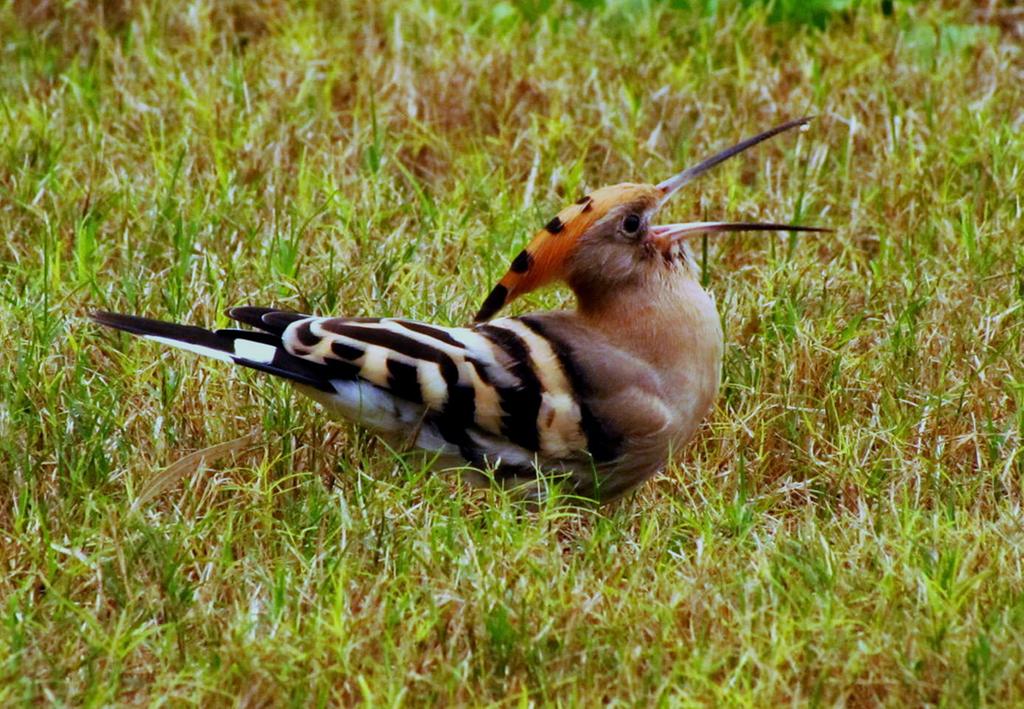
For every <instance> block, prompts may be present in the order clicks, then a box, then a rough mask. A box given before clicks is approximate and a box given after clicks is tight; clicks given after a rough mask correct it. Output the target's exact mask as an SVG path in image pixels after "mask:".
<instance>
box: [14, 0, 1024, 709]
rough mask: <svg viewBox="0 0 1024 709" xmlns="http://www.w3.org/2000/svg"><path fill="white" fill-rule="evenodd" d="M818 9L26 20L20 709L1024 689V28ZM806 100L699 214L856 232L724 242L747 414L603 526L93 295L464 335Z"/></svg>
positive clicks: (227, 12)
mask: <svg viewBox="0 0 1024 709" xmlns="http://www.w3.org/2000/svg"><path fill="white" fill-rule="evenodd" d="M813 6H814V7H813V8H811V9H812V10H814V12H810V11H808V13H804V12H803V11H802V10H799V8H800V7H801V6H800V4H798V3H790V2H778V3H771V4H768V5H764V4H761V3H753V2H751V3H739V4H735V5H734V4H732V3H727V2H711V1H705V2H693V3H686V2H664V3H663V2H655V1H654V0H648V1H646V2H645V1H643V0H636V1H632V0H622V1H615V0H608V2H594V1H588V2H576V3H562V2H545V1H541V2H537V1H531V2H525V1H524V2H502V3H496V4H495V3H490V2H483V1H481V2H468V3H459V2H453V1H451V0H438V1H437V2H427V0H412V1H410V2H397V0H386V1H384V2H380V3H374V4H370V3H334V2H314V1H312V0H310V1H309V2H299V3H295V4H292V5H286V4H284V3H277V2H272V1H271V2H266V3H261V4H258V5H257V6H255V7H251V6H250V5H248V4H246V3H242V2H233V3H213V2H194V3H180V4H171V3H160V4H156V3H154V4H146V3H143V2H141V1H135V0H121V1H120V2H117V1H115V0H111V1H110V2H104V3H60V2H56V1H52V2H47V3H41V4H39V3H29V2H22V1H21V0H18V1H17V2H12V1H11V0H2V1H0V37H2V42H0V233H3V234H4V235H5V240H4V243H3V246H2V254H3V255H2V258H0V299H2V306H0V336H2V338H3V342H4V343H5V344H4V347H3V352H2V356H0V361H2V364H3V367H2V370H0V371H2V372H3V375H2V377H3V378H2V380H0V386H2V391H3V394H2V397H0V471H2V472H0V493H2V498H3V502H2V503H0V563H2V568H3V569H4V572H3V574H2V575H0V703H2V704H4V705H11V704H17V703H38V702H57V703H64V704H74V705H80V704H82V705H102V704H111V703H132V704H134V703H147V702H154V703H156V702H164V701H167V702H169V703H172V704H175V705H177V704H183V703H203V704H208V703H213V704H217V705H224V704H232V703H236V702H237V703H241V704H244V705H246V706H255V705H279V704H296V705H310V704H324V703H326V704H349V703H352V702H355V701H358V700H366V701H367V702H369V703H373V704H381V705H397V704H407V705H416V704H421V703H425V702H428V701H434V702H438V703H441V702H443V703H452V702H454V703H463V704H485V703H495V704H501V705H528V704H531V703H536V704H546V703H552V702H560V703H566V704H581V705H583V704H586V705H592V704H595V703H597V702H618V703H622V704H626V705H648V704H650V703H651V702H652V701H656V702H659V703H664V704H691V703H693V704H705V703H707V704H718V703H724V704H729V705H747V706H764V705H766V704H770V703H790V702H792V703H797V704H814V705H835V704H848V705H853V706H869V705H875V704H886V705H890V706H911V705H920V704H925V703H927V704H938V705H955V706H959V705H975V706H977V705H1012V704H1015V703H1020V702H1021V701H1024V643H1022V642H1021V637H1024V568H1022V554H1021V550H1022V548H1024V528H1022V512H1021V509H1022V484H1024V462H1022V461H1024V456H1022V452H1021V436H1022V432H1024V431H1022V429H1024V409H1022V403H1024V368H1022V366H1021V358H1022V335H1024V329H1022V323H1024V250H1022V233H1024V228H1022V227H1024V220H1022V209H1024V207H1022V201H1021V200H1022V195H1024V137H1022V128H1024V81H1022V80H1021V77H1022V76H1024V55H1022V53H1021V50H1020V46H1021V45H1020V38H1021V36H1022V32H1024V30H1022V27H1021V25H1020V18H1019V13H1017V14H1015V12H1016V11H1015V10H1014V9H1013V8H1012V7H993V8H991V9H988V10H979V11H976V10H975V9H974V5H973V4H972V3H968V2H962V3H957V2H952V1H947V2H943V3H921V4H908V3H903V2H897V3H895V6H894V7H891V13H889V14H886V13H883V12H882V7H883V6H885V8H886V9H887V10H888V9H889V8H890V6H891V3H873V2H870V3H869V2H852V1H851V2H845V1H841V2H832V1H827V2H819V3H813ZM805 7H806V6H805ZM986 7H987V6H986ZM371 8H372V9H371ZM794 8H797V9H794ZM805 113H813V114H817V115H818V116H819V117H820V118H819V119H818V120H817V121H815V122H814V123H813V124H812V127H811V129H810V131H808V132H806V133H803V134H801V135H800V136H797V137H793V136H789V137H785V138H782V139H778V140H776V141H773V142H772V144H770V145H765V146H762V147H760V148H758V149H757V150H756V151H755V152H754V153H752V154H750V155H749V156H745V157H743V158H741V159H739V160H736V161H733V162H731V163H730V164H727V165H723V166H722V167H721V168H719V169H718V170H717V171H716V172H715V173H714V174H713V175H710V176H708V177H707V178H704V179H703V180H702V181H701V182H700V183H699V184H697V185H695V186H693V187H692V188H689V189H688V191H687V193H686V196H684V197H681V198H679V199H678V200H677V204H676V205H675V206H674V207H673V209H672V214H673V216H674V217H678V218H680V219H685V218H718V217H722V218H771V219H778V220H783V219H794V218H799V219H801V220H802V221H803V222H805V223H815V224H827V225H831V226H833V227H835V228H836V229H837V233H836V234H835V235H829V236H822V237H817V236H815V237H806V238H800V239H798V240H795V241H790V240H788V239H787V238H786V237H784V236H779V237H764V236H760V237H759V236H753V235H737V236H728V237H724V238H722V239H720V240H717V241H715V240H713V241H710V242H709V243H708V245H707V252H706V253H705V254H703V257H704V258H705V259H706V264H707V271H706V274H705V275H706V278H707V281H708V285H709V288H710V290H711V291H713V292H714V294H715V295H716V297H717V299H718V303H719V306H720V312H721V316H722V320H723V323H724V326H725V330H726V333H727V335H726V336H727V352H726V360H725V371H724V382H723V393H722V396H721V398H720V400H719V403H718V406H717V408H716V409H715V411H714V412H713V414H712V415H711V416H710V418H709V420H708V422H707V424H706V426H705V427H704V429H703V430H702V431H701V432H700V434H699V435H698V437H697V438H696V440H695V441H694V442H693V443H692V444H691V445H690V446H689V447H688V448H687V449H686V450H685V451H681V452H680V454H679V456H678V460H677V461H676V462H675V463H673V465H671V466H670V468H669V469H668V470H667V471H666V473H665V474H664V475H663V476H661V477H659V478H658V479H656V480H655V481H653V482H652V483H651V484H649V485H647V486H645V487H644V488H643V489H642V490H640V491H639V492H638V493H636V494H635V495H633V496H631V497H629V498H628V499H625V500H623V501H621V502H619V503H616V504H614V505H612V506H609V507H606V508H601V509H600V510H597V511H579V510H573V509H571V508H567V507H565V506H562V505H558V504H552V505H551V506H549V507H546V508H544V509H541V510H538V511H535V512H524V511H523V510H521V509H519V508H518V507H517V506H516V504H515V503H514V502H513V501H510V500H509V499H507V498H506V497H503V496H502V495H500V494H498V493H495V492H480V491H470V490H466V489H463V488H462V487H460V486H458V485H456V484H455V483H454V482H453V481H452V480H450V479H447V478H445V477H429V476H427V475H425V474H424V472H423V471H422V470H420V469H419V468H418V467H416V466H415V465H414V464H412V463H410V462H409V461H406V460H403V459H402V458H401V457H400V456H397V455H396V454H394V453H392V452H390V451H389V450H387V449H386V448H385V447H384V446H382V445H381V444H380V443H378V442H375V441H374V440H373V439H372V438H371V437H369V436H367V435H365V434H363V433H361V432H359V431H357V430H355V429H354V428H351V427H349V426H347V425H344V424H338V423H334V422H330V421H327V420H324V419H323V418H322V417H321V416H320V414H319V411H318V410H317V409H316V407H315V406H313V405H312V404H310V403H309V402H307V401H305V400H303V399H301V398H299V397H297V396H296V395H294V394H293V393H292V391H291V390H290V389H289V388H288V387H287V386H286V385H284V384H282V383H279V382H274V381H268V380H265V379H263V378H260V377H259V376H257V375H255V374H252V373H250V372H245V371H232V370H229V368H227V367H225V366H223V365H220V364H218V363H216V362H213V363H209V362H198V361H197V360H194V359H191V358H188V357H187V356H185V355H182V354H178V353H172V352H167V351H164V350H162V349H160V348H159V347H157V346H155V345H152V344H149V343H144V342H139V341H135V340H132V339H131V338H127V337H123V336H120V335H116V334H111V333H110V332H101V331H99V330H98V329H97V328H96V327H94V326H92V325H91V324H89V323H88V322H87V321H85V320H84V319H83V315H84V314H85V313H86V312H87V311H88V310H89V309H91V308H106V309H112V310H122V311H128V312H135V313H142V314H146V315H150V316H154V317H163V318H170V319H179V320H184V321H189V322H196V323H200V324H206V325H210V326H216V325H224V323H225V319H224V317H223V315H221V312H222V310H223V309H224V308H225V307H227V306H230V305H234V304H244V303H258V304H277V305H281V306H285V307H291V308H295V309H299V310H311V311H315V312H319V313H345V314H351V315H368V314H375V315H376V314H386V315H390V314H401V315H404V316H410V317H415V318H423V319H427V320H433V321H437V322H441V323H445V324H462V323H465V322H467V321H468V320H469V318H470V317H471V314H472V313H473V312H474V311H475V308H476V307H477V306H478V305H479V304H480V302H481V300H482V298H483V297H484V296H485V295H486V293H487V290H488V287H489V286H490V285H491V283H492V282H493V281H494V280H495V279H496V278H497V277H499V276H500V274H501V273H502V272H503V270H504V268H505V267H506V265H507V263H508V261H509V259H510V257H511V256H513V255H514V254H515V253H516V252H517V251H518V250H519V249H520V248H521V247H522V245H523V244H524V243H525V241H526V240H527V239H528V238H529V236H530V235H531V234H532V232H533V230H535V229H536V228H537V227H538V226H539V225H541V224H543V223H544V222H545V221H546V220H547V219H548V218H550V216H551V214H553V213H554V212H555V211H556V210H557V209H558V208H559V207H561V206H562V205H563V204H564V203H565V202H566V201H568V200H570V199H572V198H575V197H576V196H578V194H579V193H580V191H581V190H583V189H584V188H586V187H595V186H600V185H603V184H607V183H611V182H619V181H622V180H627V179H634V180H636V179H641V180H660V179H662V178H664V177H666V176H667V175H669V174H670V173H672V172H673V171H675V170H678V169H679V168H681V167H683V166H685V165H688V164H691V163H693V162H694V161H695V160H696V159H699V158H701V157H703V156H705V155H707V154H709V153H710V152H712V151H713V150H715V149H716V148H720V147H722V146H724V145H726V144H728V143H730V142H731V141H734V140H736V139H739V138H741V137H744V136H747V135H750V134H752V133H754V132H756V131H758V130H761V129H764V128H766V127H768V126H770V125H772V124H775V123H778V122H780V121H782V120H784V119H786V118H791V117H794V116H798V115H801V114H805ZM566 302H568V299H567V295H566V293H565V291H564V290H561V289H552V290H548V291H545V292H543V293H541V294H538V295H535V296H531V297H529V298H526V299H524V301H523V302H522V303H519V304H517V306H516V308H515V309H514V311H516V312H521V311H523V310H525V309H527V308H542V307H554V306H558V305H559V304H563V303H566ZM243 436H249V437H250V438H248V439H243V440H242V441H240V442H238V443H237V444H236V445H234V446H226V447H225V446H221V447H220V448H218V449H214V450H212V451H209V452H208V454H207V455H206V456H205V458H204V455H203V454H199V455H191V454H193V453H195V452H196V451H202V450H204V449H208V448H210V447H212V446H218V445H219V444H223V443H226V442H229V441H233V440H235V439H238V438H239V437H243ZM224 448H231V449H232V450H233V451H234V452H233V453H228V452H226V451H225V450H224ZM218 452H219V453H221V454H222V455H221V456H220V457H219V458H218V457H216V456H215V455H214V454H215V453H218Z"/></svg>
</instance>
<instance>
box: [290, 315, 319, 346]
mask: <svg viewBox="0 0 1024 709" xmlns="http://www.w3.org/2000/svg"><path fill="white" fill-rule="evenodd" d="M312 322H313V321H312V320H307V321H306V322H303V323H299V325H298V326H297V327H296V328H295V337H296V338H298V340H299V342H300V343H302V345H303V346H305V347H316V346H317V345H319V344H320V337H319V336H317V335H314V334H313V329H312V327H311V325H310V323H312Z"/></svg>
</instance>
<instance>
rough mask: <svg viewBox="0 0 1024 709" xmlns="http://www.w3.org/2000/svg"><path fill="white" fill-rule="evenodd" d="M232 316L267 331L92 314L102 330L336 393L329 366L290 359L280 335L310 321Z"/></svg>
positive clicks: (242, 312) (257, 311) (260, 312)
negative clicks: (297, 322) (293, 325)
mask: <svg viewBox="0 0 1024 709" xmlns="http://www.w3.org/2000/svg"><path fill="white" fill-rule="evenodd" d="M228 314H229V315H230V317H231V318H233V319H235V320H238V321H239V322H244V323H246V324H250V325H255V326H257V327H259V328H261V330H262V331H261V332H256V331H252V330H238V329H233V328H229V329H224V330H206V329H205V328H201V327H195V326H194V325H179V324H177V323H170V322H165V321H163V320H153V319H151V318H142V317H138V316H136V315H122V314H120V313H110V312H105V311H95V312H92V313H90V314H89V317H90V318H92V319H93V321H95V322H97V323H99V324H100V325H106V326H107V327H112V328H115V329H117V330H123V331H125V332H130V333H131V334H133V335H138V336H139V337H143V338H145V339H147V340H154V341H156V342H160V343H162V344H165V345H169V346H171V347H177V348H178V349H182V350H187V351H188V352H193V353H195V354H198V355H202V356H204V357H212V358H213V359H219V360H221V361H222V362H229V363H234V364H241V365H243V366H246V367H252V368H253V369H258V370H260V371H261V372H268V373H270V374H275V375H277V376H279V377H284V378H285V379H290V380H292V381H295V382H298V383H300V384H305V385H307V386H311V387H313V388H315V389H319V390H321V391H325V392H332V393H333V392H334V388H333V387H332V386H331V385H330V383H329V381H328V377H326V376H325V372H324V371H323V370H324V367H322V366H321V365H318V364H315V363H313V362H309V361H307V360H304V359H301V358H299V357H296V356H294V355H292V354H290V353H289V352H288V351H287V350H286V349H285V348H284V344H283V342H282V340H281V335H282V333H283V332H284V331H285V329H286V328H287V326H288V325H289V324H291V323H292V322H294V321H295V320H300V319H302V318H305V317H308V316H306V315H300V314H298V313H287V312H282V311H274V310H271V309H269V308H249V307H245V308H232V309H231V310H230V311H229V313H228ZM265 316H273V317H269V318H268V320H269V322H265V321H264V320H263V317H265Z"/></svg>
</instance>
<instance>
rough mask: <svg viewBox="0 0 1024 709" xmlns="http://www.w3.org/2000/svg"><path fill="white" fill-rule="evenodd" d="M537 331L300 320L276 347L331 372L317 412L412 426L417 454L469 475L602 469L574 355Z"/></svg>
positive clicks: (376, 424) (611, 451) (512, 323)
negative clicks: (590, 462) (548, 466)
mask: <svg viewBox="0 0 1024 709" xmlns="http://www.w3.org/2000/svg"><path fill="white" fill-rule="evenodd" d="M278 317H279V316H278ZM549 329H550V328H546V327H545V326H544V324H543V321H542V320H541V319H540V318H522V319H515V318H503V319H500V320H495V321H493V322H491V323H488V324H485V325H480V326H477V327H475V328H459V327H456V328H442V327H436V326H431V325H425V324H423V323H418V322H411V321H407V320H401V319H393V318H383V319H351V318H314V317H307V318H301V319H296V320H295V321H294V322H292V323H290V324H289V325H288V327H287V328H286V329H285V331H284V332H283V333H282V335H281V340H282V343H283V346H284V347H285V349H286V350H287V351H288V352H289V353H291V354H293V355H295V356H296V357H299V358H302V359H305V360H307V361H311V362H314V363H316V364H319V365H322V366H325V367H327V368H329V369H330V370H331V372H332V375H333V376H332V379H331V383H332V386H333V388H334V389H335V390H336V392H337V393H336V394H335V395H332V396H330V397H329V398H330V399H331V401H330V402H325V403H329V404H330V405H332V406H333V407H334V408H336V409H338V410H339V411H340V412H341V413H342V414H343V415H345V416H346V417H347V418H350V419H353V420H356V421H360V422H362V423H364V424H366V425H368V426H371V427H373V428H377V429H380V430H388V431H396V430H400V429H401V428H402V427H409V426H410V424H412V423H413V422H412V421H411V419H412V418H417V417H418V421H417V422H416V425H418V427H419V428H418V430H417V438H416V440H415V443H416V445H418V446H420V447H422V448H426V449H428V450H435V451H441V452H445V453H450V454H457V455H459V456H461V457H462V458H464V459H465V460H466V461H467V462H469V463H471V464H474V465H481V466H483V465H496V464H497V463H498V462H499V461H500V462H501V463H502V464H503V466H506V467H507V466H513V467H517V466H532V465H533V464H534V463H535V462H537V461H538V460H540V461H543V462H554V461H569V460H582V459H587V458H589V456H590V455H592V456H593V458H594V460H595V461H596V462H606V461H609V460H612V459H614V458H615V457H616V456H617V455H618V452H619V451H618V441H617V440H616V436H615V435H614V433H613V432H612V431H610V430H609V427H608V425H607V424H606V423H602V422H601V421H600V420H599V419H598V417H596V416H595V415H594V414H593V412H592V411H591V410H590V408H589V406H588V403H587V398H588V394H589V389H590V385H589V383H588V382H586V381H585V377H584V375H583V373H582V372H581V370H580V368H579V366H578V365H577V360H576V356H575V353H573V352H572V350H571V347H570V346H569V345H568V344H567V343H566V342H564V341H563V340H560V339H558V338H557V337H555V336H553V335H552V334H551V333H550V332H549V331H548V330H549ZM381 397H384V398H385V401H382V400H381ZM318 398H322V397H318ZM387 399H391V401H388V400H387ZM389 404H390V407H389ZM389 411H390V412H391V413H390V414H388V412H389Z"/></svg>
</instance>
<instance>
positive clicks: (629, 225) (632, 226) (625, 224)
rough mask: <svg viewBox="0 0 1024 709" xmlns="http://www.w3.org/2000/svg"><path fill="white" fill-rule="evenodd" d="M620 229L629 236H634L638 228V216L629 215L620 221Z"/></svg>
mask: <svg viewBox="0 0 1024 709" xmlns="http://www.w3.org/2000/svg"><path fill="white" fill-rule="evenodd" d="M622 228H623V229H625V230H626V231H627V232H628V233H630V234H635V233H636V230H637V229H639V228H640V216H639V215H637V214H630V215H629V216H628V217H626V218H625V219H623V220H622Z"/></svg>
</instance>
